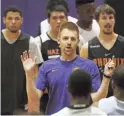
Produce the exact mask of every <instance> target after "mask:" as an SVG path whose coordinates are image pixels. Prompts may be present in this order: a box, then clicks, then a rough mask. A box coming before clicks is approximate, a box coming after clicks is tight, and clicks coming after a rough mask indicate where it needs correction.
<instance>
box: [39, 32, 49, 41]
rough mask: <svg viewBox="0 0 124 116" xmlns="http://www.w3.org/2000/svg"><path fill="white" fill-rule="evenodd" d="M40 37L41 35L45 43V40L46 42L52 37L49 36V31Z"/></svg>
mask: <svg viewBox="0 0 124 116" xmlns="http://www.w3.org/2000/svg"><path fill="white" fill-rule="evenodd" d="M40 37H41V40H42V43H43V42H46V41H47V40H50V38H49V37H48V35H47V32H46V33H43V34H41V35H40Z"/></svg>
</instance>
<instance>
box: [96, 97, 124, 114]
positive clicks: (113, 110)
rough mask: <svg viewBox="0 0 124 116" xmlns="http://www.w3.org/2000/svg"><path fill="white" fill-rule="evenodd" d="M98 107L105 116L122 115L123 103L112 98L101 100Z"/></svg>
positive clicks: (123, 111)
mask: <svg viewBox="0 0 124 116" xmlns="http://www.w3.org/2000/svg"><path fill="white" fill-rule="evenodd" d="M98 107H99V108H100V109H101V110H103V111H104V112H105V113H106V114H107V115H111V116H112V115H116V116H117V115H124V101H120V100H118V99H117V98H116V97H114V96H112V97H109V98H103V99H101V100H100V101H99V104H98Z"/></svg>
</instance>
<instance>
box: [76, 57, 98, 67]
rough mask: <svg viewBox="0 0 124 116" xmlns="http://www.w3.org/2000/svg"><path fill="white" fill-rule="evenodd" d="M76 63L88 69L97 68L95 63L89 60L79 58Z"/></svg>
mask: <svg viewBox="0 0 124 116" xmlns="http://www.w3.org/2000/svg"><path fill="white" fill-rule="evenodd" d="M76 63H77V64H79V65H80V66H84V65H85V66H88V67H92V66H94V67H96V66H97V65H96V63H95V62H94V61H92V60H90V59H87V58H82V57H80V56H78V58H77V62H76Z"/></svg>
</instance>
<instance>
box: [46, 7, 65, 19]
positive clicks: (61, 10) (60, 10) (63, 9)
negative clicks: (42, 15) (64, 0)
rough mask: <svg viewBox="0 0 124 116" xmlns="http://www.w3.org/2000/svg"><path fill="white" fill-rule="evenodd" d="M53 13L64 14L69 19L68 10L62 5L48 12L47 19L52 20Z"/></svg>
mask: <svg viewBox="0 0 124 116" xmlns="http://www.w3.org/2000/svg"><path fill="white" fill-rule="evenodd" d="M53 11H58V12H64V14H65V16H66V17H67V10H66V9H65V7H64V6H62V5H56V6H54V7H53V8H52V9H51V10H50V11H48V12H47V18H48V19H50V16H51V13H52V12H53Z"/></svg>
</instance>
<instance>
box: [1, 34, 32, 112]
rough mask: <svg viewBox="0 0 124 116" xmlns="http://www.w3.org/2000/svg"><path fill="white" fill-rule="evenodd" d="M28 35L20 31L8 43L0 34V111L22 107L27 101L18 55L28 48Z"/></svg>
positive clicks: (24, 79)
mask: <svg viewBox="0 0 124 116" xmlns="http://www.w3.org/2000/svg"><path fill="white" fill-rule="evenodd" d="M29 38H30V37H29V36H28V35H26V34H23V33H21V34H20V36H19V38H18V40H17V41H16V42H14V43H13V44H9V43H8V42H7V41H6V40H5V37H4V36H3V34H2V35H1V112H2V113H5V112H8V113H9V112H11V113H13V111H14V110H15V109H16V108H21V107H22V108H24V104H26V103H27V99H26V98H27V97H26V77H25V72H24V69H23V65H22V62H21V59H20V55H22V53H23V52H24V51H25V50H28V49H29Z"/></svg>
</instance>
